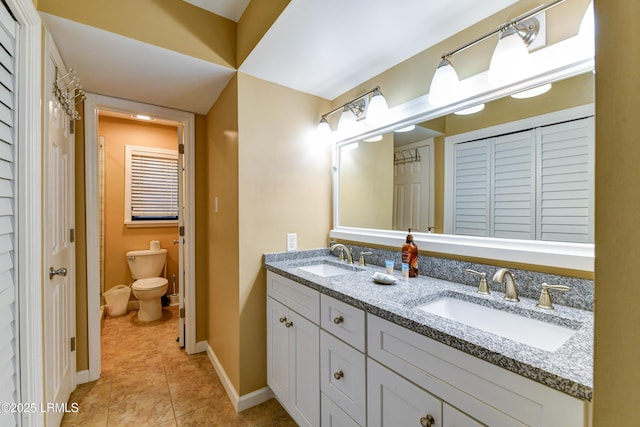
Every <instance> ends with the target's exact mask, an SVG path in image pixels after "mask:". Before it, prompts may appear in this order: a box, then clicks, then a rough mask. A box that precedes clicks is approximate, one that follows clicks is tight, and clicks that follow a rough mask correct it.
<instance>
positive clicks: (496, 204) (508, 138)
mask: <svg viewBox="0 0 640 427" xmlns="http://www.w3.org/2000/svg"><path fill="white" fill-rule="evenodd" d="M492 159H493V162H492V163H493V168H492V175H493V180H492V189H491V190H492V198H491V200H492V215H491V218H493V221H492V224H491V228H492V232H491V234H490V235H491V236H493V237H503V238H511V239H526V240H530V239H535V235H536V234H535V212H536V210H535V201H536V197H535V165H536V163H535V162H536V158H535V131H534V130H528V131H524V132H517V133H512V134H509V135H503V136H499V137H496V138H494V141H493V144H492Z"/></svg>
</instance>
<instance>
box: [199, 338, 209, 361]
mask: <svg viewBox="0 0 640 427" xmlns="http://www.w3.org/2000/svg"><path fill="white" fill-rule="evenodd" d="M208 349H209V343H207V340H204V341H198V342H197V343H196V353H202V352H205V351H208ZM209 358H211V357H209Z"/></svg>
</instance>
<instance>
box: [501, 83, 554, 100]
mask: <svg viewBox="0 0 640 427" xmlns="http://www.w3.org/2000/svg"><path fill="white" fill-rule="evenodd" d="M550 89H551V83H547V84H544V85H541V86H537V87H534V88H531V89H527V90H523V91H521V92H517V93H514V94H512V95H511V97H512V98H516V99H524V98H533V97H534V96H538V95H542V94H543V93H547V92H549V90H550Z"/></svg>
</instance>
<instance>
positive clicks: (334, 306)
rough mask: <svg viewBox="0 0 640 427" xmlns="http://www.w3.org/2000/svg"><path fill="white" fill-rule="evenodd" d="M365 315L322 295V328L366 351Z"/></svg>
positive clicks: (361, 311) (354, 308) (357, 309)
mask: <svg viewBox="0 0 640 427" xmlns="http://www.w3.org/2000/svg"><path fill="white" fill-rule="evenodd" d="M364 323H365V313H364V311H363V310H360V309H359V308H356V307H353V306H351V305H349V304H346V303H344V302H342V301H338V300H337V299H335V298H332V297H330V296H328V295H324V294H323V295H320V326H322V329H325V330H327V331H329V332H331V333H332V334H333V335H335V336H336V337H338V338H340V339H341V340H343V341H344V342H346V343H349V344H350V345H352V346H353V347H355V348H357V349H358V350H360V351H361V352H364V351H365V345H364V342H365V326H364Z"/></svg>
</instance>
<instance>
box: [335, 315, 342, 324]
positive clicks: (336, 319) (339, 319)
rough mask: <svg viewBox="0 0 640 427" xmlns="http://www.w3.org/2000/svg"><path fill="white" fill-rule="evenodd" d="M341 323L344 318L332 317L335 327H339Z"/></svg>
mask: <svg viewBox="0 0 640 427" xmlns="http://www.w3.org/2000/svg"><path fill="white" fill-rule="evenodd" d="M342 322H344V317H342V316H338V317H334V318H333V323H335V324H336V325H339V324H340V323H342Z"/></svg>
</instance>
